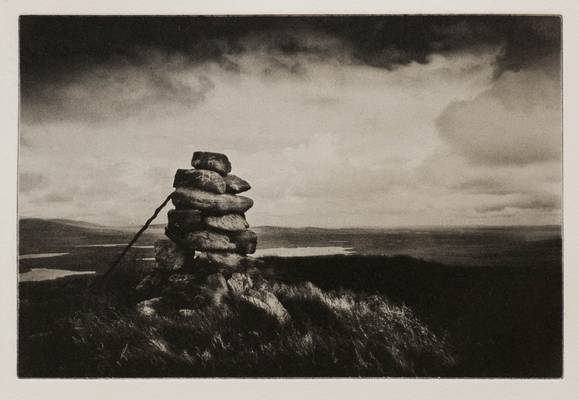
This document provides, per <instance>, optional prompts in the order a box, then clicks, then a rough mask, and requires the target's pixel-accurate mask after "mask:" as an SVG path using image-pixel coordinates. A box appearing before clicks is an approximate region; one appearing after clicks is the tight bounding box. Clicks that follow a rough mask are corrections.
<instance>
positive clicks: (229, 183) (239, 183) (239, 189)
mask: <svg viewBox="0 0 579 400" xmlns="http://www.w3.org/2000/svg"><path fill="white" fill-rule="evenodd" d="M225 185H226V188H225V191H226V192H227V193H232V194H237V193H243V192H246V191H248V190H249V189H251V185H250V184H249V183H248V182H247V181H246V180H244V179H241V178H240V177H238V176H236V175H231V174H229V175H227V176H226V177H225Z"/></svg>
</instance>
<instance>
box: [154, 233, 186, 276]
mask: <svg viewBox="0 0 579 400" xmlns="http://www.w3.org/2000/svg"><path fill="white" fill-rule="evenodd" d="M194 254H195V252H194V251H190V252H189V254H187V253H186V251H184V250H182V249H181V248H180V247H179V246H177V245H176V244H175V243H173V242H172V241H170V240H166V239H161V240H157V241H156V242H155V261H156V266H157V269H164V270H168V271H175V270H179V269H182V268H184V267H185V266H186V265H187V264H188V263H189V262H190V261H191V260H192V258H193V255H194Z"/></svg>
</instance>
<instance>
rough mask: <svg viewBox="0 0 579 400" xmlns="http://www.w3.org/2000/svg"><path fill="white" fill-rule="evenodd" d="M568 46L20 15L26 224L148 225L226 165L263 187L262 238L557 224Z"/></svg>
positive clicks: (393, 27) (387, 20) (248, 20)
mask: <svg viewBox="0 0 579 400" xmlns="http://www.w3.org/2000/svg"><path fill="white" fill-rule="evenodd" d="M560 29H561V26H560V19H559V18H557V17H548V16H543V17H529V16H517V17H512V16H510V17H509V16H452V17H449V16H446V17H444V16H342V17H332V16H325V17H321V16H320V17H306V16H301V17H300V16H293V17H54V16H52V17H50V16H42V17H40V16H25V17H21V19H20V76H21V82H20V83H21V85H20V87H21V96H20V101H21V104H20V148H19V213H20V216H21V217H40V218H66V219H74V220H82V221H88V222H93V223H98V224H105V225H139V224H142V223H143V222H144V221H145V220H146V219H147V218H148V217H149V216H150V215H151V214H152V212H153V210H154V209H155V208H156V207H157V206H158V204H160V203H161V201H162V200H163V199H164V198H165V197H166V195H167V194H168V193H170V192H171V190H172V182H173V175H174V173H175V171H176V169H178V168H188V167H190V162H191V157H192V154H193V152H194V151H213V152H220V153H225V154H227V155H228V157H229V159H230V160H231V163H232V166H233V171H232V173H234V174H236V175H238V176H240V177H242V178H244V179H246V180H247V181H249V182H250V184H251V185H252V189H251V191H249V192H247V193H246V195H247V196H249V197H251V198H253V199H254V201H255V205H254V207H253V208H252V209H251V210H250V211H249V212H248V213H247V218H248V221H249V222H250V224H251V225H253V226H258V225H276V226H295V227H299V226H318V227H331V228H334V227H401V226H402V227H403V226H421V225H434V226H455V225H464V226H466V225H541V224H559V223H560V218H561V188H562V184H561V145H562V142H561V141H562V128H561V74H560V57H561V54H560V50H561V37H560ZM163 218H165V217H161V218H160V219H159V220H158V221H157V222H159V223H163V222H164V219H163Z"/></svg>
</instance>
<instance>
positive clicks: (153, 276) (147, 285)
mask: <svg viewBox="0 0 579 400" xmlns="http://www.w3.org/2000/svg"><path fill="white" fill-rule="evenodd" d="M165 281H166V275H165V274H164V273H163V271H160V270H159V271H155V272H153V273H150V274H149V275H147V276H146V277H145V278H144V279H143V280H142V281H141V282H139V284H138V285H137V287H136V288H135V290H136V291H137V292H138V293H139V294H140V295H141V296H150V295H151V294H153V293H155V292H158V291H159V290H161V288H162V287H163V284H164V283H165Z"/></svg>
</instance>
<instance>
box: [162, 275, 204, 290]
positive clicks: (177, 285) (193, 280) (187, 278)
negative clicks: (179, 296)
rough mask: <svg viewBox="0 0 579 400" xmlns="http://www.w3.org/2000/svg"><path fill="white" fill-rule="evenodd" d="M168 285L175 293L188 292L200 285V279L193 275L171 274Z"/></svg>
mask: <svg viewBox="0 0 579 400" xmlns="http://www.w3.org/2000/svg"><path fill="white" fill-rule="evenodd" d="M167 283H168V285H169V286H170V287H171V289H173V290H175V291H188V290H190V289H192V288H195V287H196V286H197V285H198V284H199V279H198V278H197V277H196V276H195V275H192V274H171V276H169V278H168V279H167Z"/></svg>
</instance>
